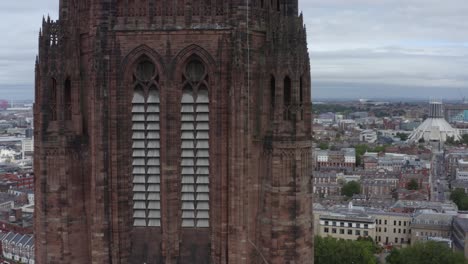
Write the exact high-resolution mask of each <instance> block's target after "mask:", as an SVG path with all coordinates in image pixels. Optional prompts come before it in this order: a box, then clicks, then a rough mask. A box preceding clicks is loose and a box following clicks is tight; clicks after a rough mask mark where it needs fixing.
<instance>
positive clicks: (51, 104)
mask: <svg viewBox="0 0 468 264" xmlns="http://www.w3.org/2000/svg"><path fill="white" fill-rule="evenodd" d="M57 105H58V104H57V79H55V78H53V77H51V78H50V79H49V100H48V108H49V120H50V121H57Z"/></svg>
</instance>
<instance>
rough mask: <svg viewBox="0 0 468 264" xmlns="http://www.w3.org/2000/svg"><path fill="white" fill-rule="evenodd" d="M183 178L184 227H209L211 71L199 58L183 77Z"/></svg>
mask: <svg viewBox="0 0 468 264" xmlns="http://www.w3.org/2000/svg"><path fill="white" fill-rule="evenodd" d="M182 81H183V86H182V87H183V90H182V99H181V148H182V149H181V180H182V189H181V194H182V227H199V228H203V227H209V226H210V224H209V220H210V217H209V213H210V189H209V185H210V178H209V175H210V162H209V161H210V153H209V152H210V151H209V150H210V148H209V103H210V100H209V95H208V75H207V73H206V69H205V66H204V65H203V63H202V62H201V61H199V60H198V59H194V60H191V61H190V62H189V63H188V64H187V66H186V68H185V72H184V74H183V77H182Z"/></svg>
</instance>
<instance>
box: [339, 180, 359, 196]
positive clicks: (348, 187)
mask: <svg viewBox="0 0 468 264" xmlns="http://www.w3.org/2000/svg"><path fill="white" fill-rule="evenodd" d="M359 193H361V185H360V184H359V183H358V182H356V181H350V182H348V183H345V184H344V185H343V188H342V189H341V194H342V195H345V196H347V197H353V195H355V194H359Z"/></svg>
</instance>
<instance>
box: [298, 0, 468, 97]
mask: <svg viewBox="0 0 468 264" xmlns="http://www.w3.org/2000/svg"><path fill="white" fill-rule="evenodd" d="M300 4H301V5H300V6H301V8H302V9H303V12H304V14H305V24H306V26H307V30H308V41H309V50H310V52H311V71H312V80H313V83H314V86H313V94H314V95H315V96H320V97H327V96H331V97H333V96H335V95H337V94H339V95H343V96H347V95H349V96H350V95H353V94H354V96H357V95H359V96H358V97H366V96H370V95H372V96H381V97H383V96H392V95H394V94H395V93H396V91H401V92H402V93H403V94H405V93H406V94H408V96H412V95H419V94H421V92H422V91H424V93H423V95H424V96H431V94H433V96H439V95H447V96H456V95H458V94H459V93H458V92H455V93H445V92H441V91H445V90H450V91H452V90H455V91H458V89H460V90H462V92H464V93H466V94H468V77H467V76H468V74H467V71H466V69H467V68H468V45H467V43H468V35H467V34H466V33H465V32H468V23H466V14H467V13H468V1H465V0H451V1H440V0H379V1H375V0H327V1H322V0H300ZM378 87H385V89H379V88H378ZM399 87H404V89H403V88H399ZM350 91H353V93H350Z"/></svg>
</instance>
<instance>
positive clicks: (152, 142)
mask: <svg viewBox="0 0 468 264" xmlns="http://www.w3.org/2000/svg"><path fill="white" fill-rule="evenodd" d="M159 111H160V106H159V93H158V91H157V90H155V89H154V88H152V87H151V88H150V90H149V93H148V97H147V98H145V96H144V94H143V93H142V92H141V91H139V90H136V91H135V95H134V98H133V107H132V121H133V125H132V131H133V132H132V139H133V144H132V148H133V153H132V157H133V162H132V164H133V208H134V209H135V211H134V215H133V218H134V221H133V224H134V226H137V227H144V226H153V227H156V226H161V204H160V200H161V197H160V191H161V190H160V189H161V188H160V182H161V179H160V173H161V172H160V167H159V166H160V150H159V148H160V137H161V135H160V124H159Z"/></svg>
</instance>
